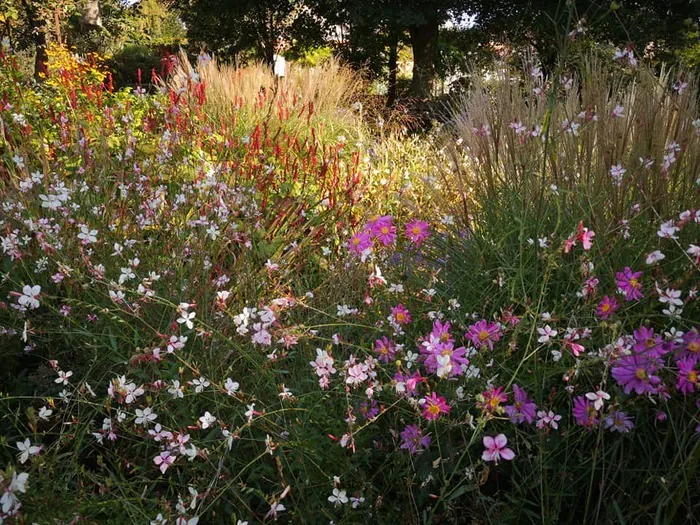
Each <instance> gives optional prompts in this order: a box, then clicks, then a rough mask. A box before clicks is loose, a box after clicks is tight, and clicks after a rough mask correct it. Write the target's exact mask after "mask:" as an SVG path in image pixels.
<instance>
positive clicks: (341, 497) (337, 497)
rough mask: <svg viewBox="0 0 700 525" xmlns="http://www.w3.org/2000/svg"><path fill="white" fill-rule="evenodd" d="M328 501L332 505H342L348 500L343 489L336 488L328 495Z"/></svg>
mask: <svg viewBox="0 0 700 525" xmlns="http://www.w3.org/2000/svg"><path fill="white" fill-rule="evenodd" d="M328 501H330V502H331V503H333V504H334V505H336V506H337V505H343V504H345V503H347V502H348V497H347V495H346V492H345V491H344V490H339V489H337V488H335V489H333V494H332V495H331V496H328Z"/></svg>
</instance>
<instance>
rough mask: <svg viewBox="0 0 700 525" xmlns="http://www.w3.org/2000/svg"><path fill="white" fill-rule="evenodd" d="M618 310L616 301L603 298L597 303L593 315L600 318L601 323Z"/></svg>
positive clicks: (612, 298)
mask: <svg viewBox="0 0 700 525" xmlns="http://www.w3.org/2000/svg"><path fill="white" fill-rule="evenodd" d="M618 308H620V305H619V303H618V302H617V299H615V298H614V297H610V296H607V295H606V296H605V297H603V300H602V301H600V303H598V306H597V307H596V309H595V314H596V315H597V316H598V317H600V318H601V319H602V320H603V321H605V320H606V319H609V318H610V317H611V316H612V315H613V314H614V313H615V312H617V310H618Z"/></svg>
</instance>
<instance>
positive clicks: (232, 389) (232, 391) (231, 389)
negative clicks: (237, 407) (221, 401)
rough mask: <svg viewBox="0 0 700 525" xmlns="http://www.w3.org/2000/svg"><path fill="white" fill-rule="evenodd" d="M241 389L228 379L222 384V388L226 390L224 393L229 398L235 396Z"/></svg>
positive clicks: (236, 383) (237, 384) (235, 382)
mask: <svg viewBox="0 0 700 525" xmlns="http://www.w3.org/2000/svg"><path fill="white" fill-rule="evenodd" d="M240 387H241V385H240V384H239V383H238V382H237V381H234V380H233V379H231V378H230V377H227V378H226V383H224V388H225V389H226V393H227V394H228V395H230V396H234V395H236V392H238V389H239V388H240Z"/></svg>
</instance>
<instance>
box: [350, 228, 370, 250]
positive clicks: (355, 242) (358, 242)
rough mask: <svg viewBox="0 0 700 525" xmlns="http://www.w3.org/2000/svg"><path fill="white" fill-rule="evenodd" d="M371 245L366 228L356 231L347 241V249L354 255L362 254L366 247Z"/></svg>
mask: <svg viewBox="0 0 700 525" xmlns="http://www.w3.org/2000/svg"><path fill="white" fill-rule="evenodd" d="M371 247H372V239H371V238H370V235H369V232H368V231H366V230H365V231H361V232H360V233H356V234H355V235H353V236H352V237H351V238H350V241H349V242H348V249H349V250H350V251H351V252H352V253H354V254H356V255H360V254H362V252H364V251H365V250H366V249H367V248H371Z"/></svg>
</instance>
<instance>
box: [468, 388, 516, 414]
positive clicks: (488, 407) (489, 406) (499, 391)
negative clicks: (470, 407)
mask: <svg viewBox="0 0 700 525" xmlns="http://www.w3.org/2000/svg"><path fill="white" fill-rule="evenodd" d="M481 395H482V396H484V401H483V402H482V401H480V402H478V403H477V404H476V406H477V407H478V408H480V409H482V410H483V411H485V412H491V413H493V412H501V411H502V410H503V409H502V407H501V403H505V402H506V401H508V394H506V393H505V392H504V391H503V387H502V386H499V387H498V388H496V387H494V386H493V385H492V386H491V387H489V389H488V390H486V391H485V392H482V394H481Z"/></svg>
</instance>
